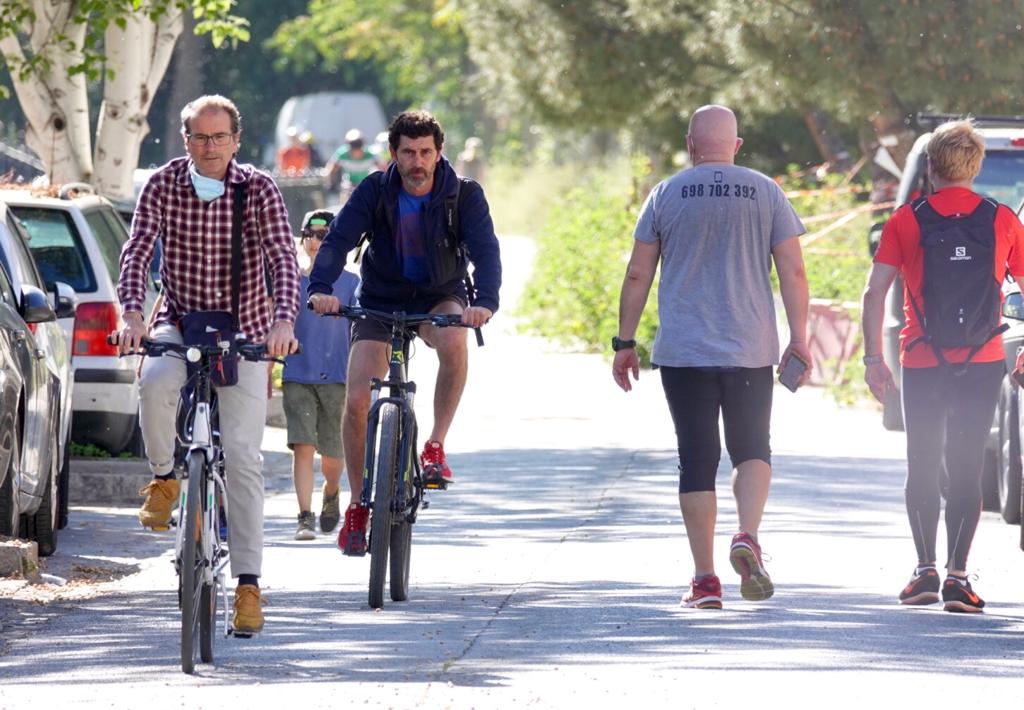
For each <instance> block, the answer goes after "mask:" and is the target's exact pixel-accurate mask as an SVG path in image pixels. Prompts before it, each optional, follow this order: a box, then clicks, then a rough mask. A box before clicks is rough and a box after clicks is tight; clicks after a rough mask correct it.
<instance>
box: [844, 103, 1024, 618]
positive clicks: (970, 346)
mask: <svg viewBox="0 0 1024 710" xmlns="http://www.w3.org/2000/svg"><path fill="white" fill-rule="evenodd" d="M927 154H928V176H929V179H930V182H931V185H932V186H933V187H934V192H933V193H932V194H931V195H929V196H927V197H923V198H919V199H917V200H915V201H913V202H910V203H908V204H905V205H903V206H902V207H900V208H899V209H898V210H896V212H894V213H893V215H892V217H890V218H889V221H888V222H886V224H885V227H884V229H883V231H882V239H881V242H880V244H879V247H878V251H877V252H876V254H875V259H874V265H873V266H872V268H871V274H870V276H869V277H868V283H867V288H866V289H865V291H864V308H863V320H864V322H863V330H864V353H865V354H864V363H865V367H866V369H865V374H864V379H865V381H866V382H867V384H868V386H869V387H870V388H871V392H872V394H873V395H874V396H875V397H876V398H877V399H878V400H879V401H882V400H883V399H884V398H885V395H886V393H887V392H889V391H891V389H892V388H893V387H894V386H895V383H894V382H893V377H892V372H891V371H890V370H889V367H888V366H887V365H886V364H885V361H884V360H883V359H882V355H881V351H882V320H883V309H884V301H885V294H886V292H887V291H888V290H889V287H890V286H891V285H892V282H893V280H894V278H895V277H896V274H897V273H901V274H902V275H903V278H904V281H905V283H906V288H905V290H904V294H905V295H904V307H903V310H904V313H905V315H906V326H905V327H904V328H903V331H902V332H901V333H900V362H901V363H902V365H903V375H902V387H901V390H902V393H903V417H904V421H905V423H906V429H907V480H906V489H905V494H906V505H907V514H908V517H909V520H910V529H911V534H912V535H913V538H914V545H915V546H916V548H917V567H916V568H915V569H914V573H913V575H912V576H911V580H910V582H909V583H908V584H907V586H906V587H905V588H904V589H903V591H902V592H901V593H900V596H899V599H900V603H902V604H912V605H918V604H933V603H936V602H938V601H939V599H940V592H941V599H942V601H943V602H944V604H945V609H946V610H947V611H959V612H980V611H981V610H982V608H983V607H984V606H985V602H984V601H983V600H982V599H981V597H979V596H978V595H977V593H975V592H974V590H973V589H972V588H971V584H970V582H969V581H968V579H967V555H968V552H969V551H970V548H971V541H972V540H973V538H974V532H975V529H976V528H977V525H978V520H979V518H980V516H981V470H982V464H983V457H984V447H985V441H986V438H987V437H988V433H989V427H990V425H991V423H992V416H993V413H994V412H995V406H996V400H997V397H998V395H999V388H1000V386H1001V385H1002V380H1003V376H1004V374H1005V365H1004V356H1003V344H1002V338H1001V336H1000V332H1001V330H1000V326H999V321H1000V304H1001V299H1002V293H1001V284H1002V281H1003V279H1004V277H1005V275H1006V274H1007V273H1011V274H1013V275H1014V276H1015V277H1016V278H1018V279H1020V278H1024V227H1022V225H1021V223H1020V221H1019V220H1018V219H1017V216H1016V215H1015V214H1014V213H1013V211H1012V210H1010V209H1009V208H1008V207H1006V206H1005V205H1001V204H998V203H996V202H995V201H993V200H991V199H989V198H986V197H984V196H982V195H979V194H978V193H976V192H974V191H973V190H972V189H971V188H972V185H973V182H974V178H975V177H976V176H977V175H978V172H979V171H980V169H981V162H982V160H983V158H984V157H985V141H984V138H983V137H982V136H981V135H980V134H979V133H978V132H977V131H976V130H974V126H973V125H972V123H971V122H970V121H954V122H950V123H946V124H943V125H942V126H940V127H939V128H938V129H936V130H935V132H934V133H933V135H932V137H931V140H930V141H929V143H928V147H927ZM1022 366H1024V356H1021V357H1019V358H1018V361H1017V368H1018V369H1021V367H1022ZM943 458H945V462H946V470H947V472H948V474H949V492H948V494H947V498H946V536H947V538H946V546H947V552H948V557H947V560H946V571H947V574H946V578H945V581H942V582H940V576H939V573H938V571H937V570H936V566H935V565H936V552H935V548H936V536H937V532H938V523H939V508H940V496H939V471H940V468H941V465H942V461H943Z"/></svg>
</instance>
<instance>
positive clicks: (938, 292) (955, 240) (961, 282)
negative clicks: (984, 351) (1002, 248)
mask: <svg viewBox="0 0 1024 710" xmlns="http://www.w3.org/2000/svg"><path fill="white" fill-rule="evenodd" d="M912 208H913V211H914V216H915V217H916V219H917V223H918V226H919V227H920V230H921V250H922V252H923V254H924V282H923V284H922V287H921V296H922V298H923V304H922V303H918V302H917V300H916V299H915V298H914V295H913V293H911V294H910V302H911V305H912V306H913V308H914V311H915V312H916V314H917V318H918V320H919V321H920V322H921V328H922V329H923V330H924V336H923V337H922V338H919V339H917V340H915V341H914V342H913V343H911V344H910V347H913V346H914V345H917V344H918V343H919V342H920V341H921V340H923V341H924V342H926V343H928V344H929V345H930V346H931V347H932V349H933V350H935V353H936V355H937V357H938V358H939V361H940V362H942V363H943V364H945V359H944V358H943V356H942V348H971V352H970V355H969V356H968V358H967V361H968V362H969V361H970V359H971V358H973V357H974V355H975V354H977V352H978V350H980V349H981V348H982V347H983V346H984V345H985V344H986V343H987V342H989V341H990V340H992V338H994V337H996V336H997V335H999V334H1000V333H1002V332H1003V331H1004V330H1006V327H1007V326H1005V325H1000V306H1001V303H1002V300H1001V297H1000V286H1001V285H1000V283H999V281H998V280H997V279H996V278H995V268H994V265H995V253H996V235H995V218H996V211H997V210H998V209H999V205H998V204H997V203H996V202H993V201H992V200H989V199H987V198H986V199H983V200H982V201H981V202H979V203H978V206H977V207H976V208H975V210H974V211H973V212H971V213H970V214H967V215H951V216H948V217H944V216H942V215H940V214H939V213H938V212H936V211H935V209H934V208H933V207H932V206H931V205H930V204H929V203H928V200H927V198H921V199H919V200H917V201H915V202H914V203H913V205H912Z"/></svg>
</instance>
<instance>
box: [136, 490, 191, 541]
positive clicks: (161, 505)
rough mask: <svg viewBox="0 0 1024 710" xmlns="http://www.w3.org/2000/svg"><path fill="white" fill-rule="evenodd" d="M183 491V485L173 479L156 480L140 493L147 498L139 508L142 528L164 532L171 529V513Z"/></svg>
mask: <svg viewBox="0 0 1024 710" xmlns="http://www.w3.org/2000/svg"><path fill="white" fill-rule="evenodd" d="M180 491H181V484H180V483H179V482H178V480H177V479H174V478H171V479H168V480H166V481H165V480H162V479H160V478H154V479H153V480H152V481H150V482H149V483H147V484H146V485H145V486H144V487H143V488H142V490H140V491H139V495H140V496H145V497H146V500H144V501H143V502H142V507H141V508H139V522H140V523H142V527H144V528H150V529H151V530H156V531H161V532H162V531H164V530H167V529H169V528H170V527H171V511H172V510H174V504H175V503H177V501H178V493H179V492H180Z"/></svg>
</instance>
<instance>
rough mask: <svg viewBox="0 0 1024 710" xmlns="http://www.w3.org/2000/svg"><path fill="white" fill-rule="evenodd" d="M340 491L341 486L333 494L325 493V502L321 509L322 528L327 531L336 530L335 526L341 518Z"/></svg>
mask: <svg viewBox="0 0 1024 710" xmlns="http://www.w3.org/2000/svg"><path fill="white" fill-rule="evenodd" d="M340 493H341V489H340V488H339V489H338V490H336V491H335V492H334V495H332V496H329V495H327V494H326V493H324V504H323V507H322V508H321V509H320V529H321V530H322V531H323V532H325V533H329V532H330V531H331V530H334V526H335V525H337V524H338V521H339V520H340V519H341V509H340V508H339V507H338V495H339V494H340Z"/></svg>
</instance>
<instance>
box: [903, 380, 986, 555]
mask: <svg viewBox="0 0 1024 710" xmlns="http://www.w3.org/2000/svg"><path fill="white" fill-rule="evenodd" d="M1005 372H1006V366H1005V365H1004V364H1003V362H1001V361H1000V362H980V363H972V364H971V365H968V366H967V371H966V372H964V373H963V374H960V375H957V374H955V372H954V371H953V370H952V369H950V368H948V367H922V368H903V419H904V422H905V424H906V428H907V484H906V491H905V492H906V500H907V515H908V516H909V518H910V529H911V531H912V533H913V535H914V545H915V546H916V547H917V559H918V562H919V563H921V564H924V563H931V562H932V561H933V560H935V559H936V558H935V537H936V535H937V531H938V527H939V471H940V467H941V465H942V458H943V455H945V460H946V471H947V473H948V474H949V492H948V493H947V494H946V546H947V549H948V551H949V559H948V560H947V563H946V564H947V565H948V566H949V567H950V568H951V569H961V570H962V569H966V568H967V553H968V552H970V549H971V541H972V540H973V539H974V532H975V530H976V529H977V527H978V520H979V518H980V517H981V469H982V466H983V465H984V458H985V442H986V439H987V438H988V435H989V430H990V428H991V426H992V416H993V415H994V414H995V408H996V400H997V398H998V397H999V387H1000V386H1001V384H1002V381H1003V375H1004V373H1005Z"/></svg>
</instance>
